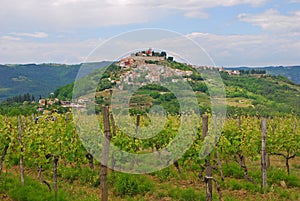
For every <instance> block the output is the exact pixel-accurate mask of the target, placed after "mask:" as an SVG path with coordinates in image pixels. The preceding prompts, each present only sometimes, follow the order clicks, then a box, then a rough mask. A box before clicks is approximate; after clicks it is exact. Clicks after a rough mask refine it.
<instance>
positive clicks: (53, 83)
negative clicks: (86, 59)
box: [0, 62, 109, 102]
mask: <svg viewBox="0 0 300 201" xmlns="http://www.w3.org/2000/svg"><path fill="white" fill-rule="evenodd" d="M108 63H109V62H99V63H89V64H86V65H84V66H85V67H86V71H85V72H86V74H88V73H90V72H92V71H93V70H95V69H97V68H100V67H103V66H106V65H107V64H108ZM81 66H82V64H77V65H65V64H24V65H0V102H1V101H3V100H6V99H7V98H9V97H13V96H17V95H20V94H25V93H30V94H32V95H34V96H35V97H39V96H40V95H41V96H42V97H48V96H49V94H50V93H51V92H53V91H54V90H55V89H57V88H59V87H61V86H64V85H67V84H69V83H72V82H74V80H75V78H76V76H77V72H78V70H79V69H80V67H81Z"/></svg>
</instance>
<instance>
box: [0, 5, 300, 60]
mask: <svg viewBox="0 0 300 201" xmlns="http://www.w3.org/2000/svg"><path fill="white" fill-rule="evenodd" d="M0 27H1V29H0V63H1V64H18V63H67V64H71V63H72V64H73V63H81V62H83V61H85V59H86V58H87V56H88V55H89V54H90V53H91V51H93V50H94V49H95V48H96V47H98V46H99V44H101V43H103V42H104V41H107V40H109V39H110V38H112V37H114V36H117V35H120V34H122V33H124V32H125V33H126V32H130V31H133V30H138V29H145V28H147V29H148V28H156V29H164V30H171V31H174V32H177V33H179V34H182V35H183V36H184V37H187V38H189V39H192V40H194V41H195V42H197V43H198V44H199V45H200V46H201V47H202V48H203V49H204V50H205V51H206V52H207V53H208V54H209V56H210V57H211V58H212V59H213V61H214V63H215V65H216V66H270V65H275V66H276V65H284V66H288V65H300V0H185V1H174V0H159V1H158V0H152V1H142V0H114V1H108V0H26V1H24V0H1V2H0ZM171 43H172V42H171V41H170V42H169V44H171ZM115 57H116V55H114V52H110V54H108V55H106V57H103V58H100V57H99V59H101V60H111V59H113V58H115Z"/></svg>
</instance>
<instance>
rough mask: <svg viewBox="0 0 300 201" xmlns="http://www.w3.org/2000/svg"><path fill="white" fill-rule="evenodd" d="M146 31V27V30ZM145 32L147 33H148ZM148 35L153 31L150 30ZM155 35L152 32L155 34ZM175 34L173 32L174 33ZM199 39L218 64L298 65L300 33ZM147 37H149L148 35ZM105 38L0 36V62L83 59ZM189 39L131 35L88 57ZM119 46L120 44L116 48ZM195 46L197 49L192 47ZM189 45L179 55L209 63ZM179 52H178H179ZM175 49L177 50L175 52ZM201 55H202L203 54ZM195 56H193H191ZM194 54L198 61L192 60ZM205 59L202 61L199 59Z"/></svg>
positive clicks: (100, 57) (174, 44) (113, 55)
mask: <svg viewBox="0 0 300 201" xmlns="http://www.w3.org/2000/svg"><path fill="white" fill-rule="evenodd" d="M146 32H147V30H146ZM146 32H145V33H146ZM149 35H151V33H150V32H149ZM152 35H153V34H152ZM171 35H172V34H171ZM187 37H188V38H191V39H193V40H194V41H196V42H197V43H198V44H199V45H200V46H201V47H202V48H203V49H204V52H207V53H209V55H210V56H211V58H212V59H213V61H214V62H215V64H216V65H217V66H241V65H247V66H249V65H250V66H266V65H295V64H297V65H299V64H300V58H299V52H300V42H299V37H300V34H297V33H286V34H276V35H271V34H263V35H254V34H253V35H252V34H247V35H217V34H210V33H199V32H194V33H191V34H188V35H187ZM145 38H147V39H148V38H149V37H148V36H147V37H145ZM101 41H103V40H98V39H93V40H84V41H68V42H66V41H61V42H47V43H45V42H40V41H36V42H26V41H22V40H21V41H15V40H8V38H3V37H2V38H0V63H43V62H57V63H80V62H83V61H84V60H85V58H86V57H87V56H88V55H89V53H90V52H91V51H92V50H93V49H94V48H95V47H96V46H97V45H99V44H100V43H101ZM185 42H186V41H184V40H182V39H180V38H174V37H167V38H162V39H161V40H159V41H154V42H153V41H151V37H150V38H149V40H147V41H143V40H139V39H135V38H131V39H128V40H126V38H125V39H124V40H123V39H122V40H118V41H115V42H112V43H111V42H110V43H109V44H110V45H109V47H111V48H104V49H103V48H102V49H101V48H100V50H99V51H98V53H97V54H95V55H93V56H94V57H90V58H89V61H102V60H113V59H116V58H118V57H120V56H122V55H124V54H126V53H127V52H124V50H123V49H122V48H123V47H126V48H131V49H132V50H136V49H137V47H139V48H149V47H153V48H161V49H164V50H168V49H176V48H177V50H178V52H180V50H182V49H184V50H186V49H187V48H186V43H185ZM116 47H117V48H116ZM193 48H194V49H193ZM193 48H189V49H187V51H185V52H184V54H182V55H180V56H181V57H182V58H183V59H188V60H189V61H191V63H193V64H199V65H200V64H207V63H209V62H210V61H209V60H208V59H207V57H206V56H205V54H202V55H200V56H199V54H198V53H199V49H195V47H193ZM178 52H177V53H178ZM174 53H176V51H175V52H174ZM200 57H201V58H200ZM190 58H192V59H190ZM193 58H195V61H197V63H195V62H193ZM199 60H200V62H203V63H199V62H198V61H199Z"/></svg>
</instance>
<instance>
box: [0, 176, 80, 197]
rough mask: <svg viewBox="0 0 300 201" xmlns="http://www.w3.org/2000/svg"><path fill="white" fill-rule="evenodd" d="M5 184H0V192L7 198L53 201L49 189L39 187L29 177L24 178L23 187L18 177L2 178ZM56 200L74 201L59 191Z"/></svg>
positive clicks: (64, 192)
mask: <svg viewBox="0 0 300 201" xmlns="http://www.w3.org/2000/svg"><path fill="white" fill-rule="evenodd" d="M4 179H5V183H4V184H3V183H2V184H0V191H5V192H6V193H7V194H8V196H9V197H10V198H11V199H13V200H16V201H41V200H49V201H52V200H53V201H54V200H55V198H54V193H53V192H49V189H48V188H47V187H46V185H41V183H40V182H38V181H36V180H32V179H31V178H30V177H26V178H25V179H26V182H25V184H26V185H25V186H24V187H23V186H22V185H21V182H20V181H19V177H15V176H12V175H10V174H9V175H7V177H5V178H4ZM58 200H62V201H71V200H75V197H74V196H73V195H72V194H70V193H67V192H66V191H64V190H59V192H58Z"/></svg>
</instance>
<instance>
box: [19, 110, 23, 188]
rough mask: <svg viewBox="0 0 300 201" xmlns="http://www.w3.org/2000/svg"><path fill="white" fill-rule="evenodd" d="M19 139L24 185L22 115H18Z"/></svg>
mask: <svg viewBox="0 0 300 201" xmlns="http://www.w3.org/2000/svg"><path fill="white" fill-rule="evenodd" d="M18 140H19V143H20V147H21V148H20V172H21V183H22V186H24V171H25V167H24V153H23V152H24V150H23V146H24V145H23V140H22V126H21V117H20V116H18Z"/></svg>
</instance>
